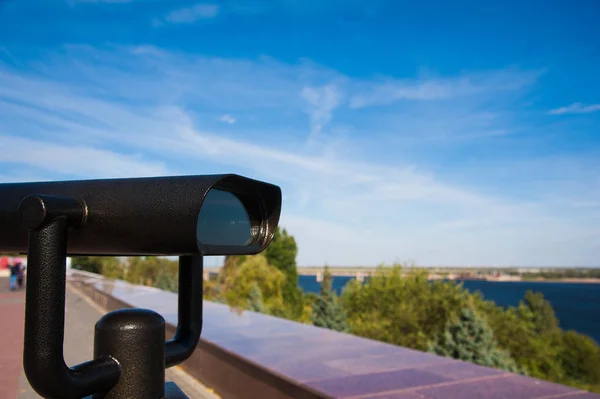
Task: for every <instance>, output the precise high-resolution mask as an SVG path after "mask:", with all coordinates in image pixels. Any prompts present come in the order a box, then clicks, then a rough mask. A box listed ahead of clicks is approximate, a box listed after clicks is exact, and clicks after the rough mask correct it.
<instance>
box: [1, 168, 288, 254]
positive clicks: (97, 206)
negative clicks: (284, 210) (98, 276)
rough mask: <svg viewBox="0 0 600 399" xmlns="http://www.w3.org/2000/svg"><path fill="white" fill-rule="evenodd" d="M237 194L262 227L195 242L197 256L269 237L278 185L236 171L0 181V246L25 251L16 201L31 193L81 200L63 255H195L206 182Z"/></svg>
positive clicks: (249, 250)
mask: <svg viewBox="0 0 600 399" xmlns="http://www.w3.org/2000/svg"><path fill="white" fill-rule="evenodd" d="M211 188H215V189H219V190H225V191H231V192H233V193H236V194H239V195H241V196H242V197H243V198H241V199H242V200H243V201H242V202H243V203H244V204H245V206H246V208H247V210H248V211H249V213H250V214H251V218H252V219H254V220H259V221H260V224H261V227H260V231H259V234H258V239H257V241H256V242H255V243H254V244H252V245H249V246H244V247H238V246H222V245H202V246H201V248H200V252H201V253H202V254H203V255H234V254H254V253H258V252H260V251H262V250H264V249H265V248H266V247H267V245H268V244H269V242H270V241H271V239H272V237H273V234H274V232H275V229H276V227H277V224H278V222H279V215H280V212H281V190H280V188H279V187H277V186H274V185H271V184H268V183H264V182H260V181H257V180H253V179H248V178H245V177H242V176H238V175H202V176H178V177H156V178H135V179H105V180H81V181H63V182H40V183H10V184H0V251H5V252H21V253H24V252H26V251H27V233H26V230H25V229H24V228H22V227H21V224H20V220H19V215H18V207H19V204H20V203H21V201H22V200H23V199H24V198H25V197H27V196H30V195H38V194H43V195H51V196H65V197H71V198H75V199H77V200H80V201H83V202H85V204H86V207H87V215H86V221H85V225H84V226H82V227H81V229H80V230H78V232H77V234H73V235H71V236H69V239H68V246H67V248H68V253H69V254H70V255H123V256H127V255H131V256H135V255H195V254H198V253H199V248H198V243H197V242H196V223H197V219H198V211H199V209H200V207H201V205H202V201H203V199H204V197H205V196H206V194H207V192H208V191H209V190H210V189H211Z"/></svg>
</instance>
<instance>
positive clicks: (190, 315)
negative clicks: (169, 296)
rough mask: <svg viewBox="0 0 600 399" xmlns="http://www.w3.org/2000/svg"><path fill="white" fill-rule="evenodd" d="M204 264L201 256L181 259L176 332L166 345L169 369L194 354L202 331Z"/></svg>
mask: <svg viewBox="0 0 600 399" xmlns="http://www.w3.org/2000/svg"><path fill="white" fill-rule="evenodd" d="M202 271H203V261H202V257H201V256H181V257H179V296H178V298H177V319H178V320H177V331H176V333H175V336H174V337H173V339H172V340H171V341H169V342H167V345H166V360H165V363H166V367H167V368H168V367H172V366H175V365H177V364H179V363H181V362H183V361H184V360H186V359H187V358H188V357H190V356H191V355H192V353H193V352H194V350H195V349H196V345H198V340H199V339H200V334H201V332H202V284H203V276H202V274H203V273H202Z"/></svg>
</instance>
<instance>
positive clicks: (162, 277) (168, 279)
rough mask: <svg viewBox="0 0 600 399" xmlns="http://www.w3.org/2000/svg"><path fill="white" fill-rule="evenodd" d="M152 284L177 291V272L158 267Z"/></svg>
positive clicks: (166, 289) (162, 288) (159, 287)
mask: <svg viewBox="0 0 600 399" xmlns="http://www.w3.org/2000/svg"><path fill="white" fill-rule="evenodd" d="M154 286H155V287H156V288H158V289H161V290H165V291H171V292H177V291H178V290H179V272H175V273H173V271H171V270H169V269H168V268H164V269H160V270H159V271H158V274H157V276H156V281H155V282H154Z"/></svg>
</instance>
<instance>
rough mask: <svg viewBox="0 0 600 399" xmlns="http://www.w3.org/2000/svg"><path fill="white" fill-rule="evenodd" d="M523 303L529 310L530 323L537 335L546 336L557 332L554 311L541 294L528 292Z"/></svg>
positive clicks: (556, 320) (557, 325) (557, 326)
mask: <svg viewBox="0 0 600 399" xmlns="http://www.w3.org/2000/svg"><path fill="white" fill-rule="evenodd" d="M523 303H524V305H525V306H526V307H527V310H529V314H530V315H531V321H532V323H533V325H534V328H535V331H536V332H537V333H538V334H547V333H552V332H555V331H557V330H558V328H559V324H558V319H557V318H556V315H555V314H554V309H553V308H552V305H550V302H548V301H547V300H546V299H545V298H544V295H543V294H542V293H541V292H538V293H534V292H532V291H530V290H528V291H527V292H526V293H525V298H524V300H523Z"/></svg>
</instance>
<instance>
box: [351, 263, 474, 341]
mask: <svg viewBox="0 0 600 399" xmlns="http://www.w3.org/2000/svg"><path fill="white" fill-rule="evenodd" d="M340 298H341V301H342V306H343V308H344V310H345V311H346V314H347V323H348V325H349V327H350V331H351V332H352V333H353V334H356V335H360V336H363V337H366V338H371V339H375V340H379V341H383V342H389V343H392V344H396V345H401V346H405V347H408V348H414V349H419V350H427V348H428V346H429V342H430V341H431V340H432V339H434V338H435V337H436V336H437V335H438V334H440V333H442V332H443V331H444V329H445V328H446V325H447V323H448V321H449V320H450V319H451V318H452V317H453V316H454V315H457V314H458V313H459V312H460V310H461V309H462V308H464V307H465V306H467V304H468V300H469V298H470V295H469V293H468V291H466V290H465V289H464V288H463V287H462V286H460V285H458V284H456V283H454V282H446V281H432V282H430V281H428V273H427V272H426V271H423V270H405V269H404V268H403V267H401V266H400V265H395V266H394V267H392V268H383V267H379V268H378V270H377V272H376V273H375V275H374V276H372V277H371V278H370V279H369V280H367V281H366V282H365V283H364V284H363V283H360V282H358V281H356V280H353V281H351V282H350V283H349V284H348V285H346V288H345V289H344V291H343V292H342V295H341V297H340Z"/></svg>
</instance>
